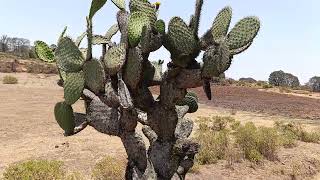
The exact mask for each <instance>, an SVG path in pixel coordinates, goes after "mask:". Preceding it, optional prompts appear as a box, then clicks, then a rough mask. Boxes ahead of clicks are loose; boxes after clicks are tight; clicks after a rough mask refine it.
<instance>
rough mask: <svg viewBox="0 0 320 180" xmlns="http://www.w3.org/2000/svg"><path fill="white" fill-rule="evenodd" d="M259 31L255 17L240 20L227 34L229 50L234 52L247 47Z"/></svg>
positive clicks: (258, 24) (258, 22) (258, 23)
mask: <svg viewBox="0 0 320 180" xmlns="http://www.w3.org/2000/svg"><path fill="white" fill-rule="evenodd" d="M259 29H260V21H259V19H258V18H257V17H246V18H244V19H242V20H240V21H239V22H238V23H237V24H236V25H235V27H234V28H233V29H232V30H231V31H230V33H229V34H228V37H227V45H228V47H229V49H230V50H234V49H238V48H241V47H243V46H246V45H248V44H249V43H250V42H251V41H253V39H254V38H255V37H256V36H257V34H258V31H259Z"/></svg>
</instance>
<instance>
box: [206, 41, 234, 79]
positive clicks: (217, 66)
mask: <svg viewBox="0 0 320 180" xmlns="http://www.w3.org/2000/svg"><path fill="white" fill-rule="evenodd" d="M230 61H231V59H230V52H229V50H228V48H227V46H226V45H224V44H221V45H220V46H217V47H214V46H211V47H209V48H208V50H207V51H206V52H205V53H204V54H203V68H202V77H204V78H212V77H219V75H220V74H221V73H223V72H225V71H226V70H227V69H228V68H229V67H230Z"/></svg>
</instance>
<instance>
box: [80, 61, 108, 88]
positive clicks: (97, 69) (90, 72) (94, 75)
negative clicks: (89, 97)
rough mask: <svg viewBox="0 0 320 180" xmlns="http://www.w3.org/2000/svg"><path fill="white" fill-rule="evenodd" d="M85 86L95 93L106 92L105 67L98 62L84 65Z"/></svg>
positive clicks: (89, 62)
mask: <svg viewBox="0 0 320 180" xmlns="http://www.w3.org/2000/svg"><path fill="white" fill-rule="evenodd" d="M83 72H84V78H85V85H86V86H87V87H88V88H89V89H90V90H91V91H92V92H94V93H96V94H97V93H99V92H101V91H103V90H104V88H105V87H104V85H105V77H106V75H105V72H104V68H103V65H102V63H101V62H100V61H98V60H95V59H93V60H91V61H87V62H85V63H84V65H83Z"/></svg>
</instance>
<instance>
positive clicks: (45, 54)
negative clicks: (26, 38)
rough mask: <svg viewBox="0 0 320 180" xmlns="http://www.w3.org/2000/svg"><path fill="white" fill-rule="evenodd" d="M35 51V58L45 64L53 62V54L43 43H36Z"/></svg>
mask: <svg viewBox="0 0 320 180" xmlns="http://www.w3.org/2000/svg"><path fill="white" fill-rule="evenodd" d="M34 44H35V50H36V53H37V56H38V57H39V58H40V59H41V60H42V61H45V62H54V60H55V59H54V54H53V51H52V49H51V48H50V47H49V46H48V45H47V44H46V43H45V42H43V41H36V42H35V43H34Z"/></svg>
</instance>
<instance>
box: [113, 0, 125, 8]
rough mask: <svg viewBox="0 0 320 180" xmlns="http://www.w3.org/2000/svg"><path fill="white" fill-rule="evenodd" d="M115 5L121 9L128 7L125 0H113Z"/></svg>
mask: <svg viewBox="0 0 320 180" xmlns="http://www.w3.org/2000/svg"><path fill="white" fill-rule="evenodd" d="M111 1H112V2H113V4H114V5H116V6H117V7H118V8H119V9H120V10H125V9H126V1H125V0H111Z"/></svg>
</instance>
